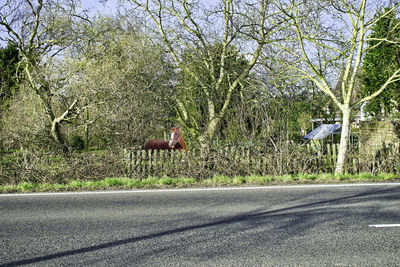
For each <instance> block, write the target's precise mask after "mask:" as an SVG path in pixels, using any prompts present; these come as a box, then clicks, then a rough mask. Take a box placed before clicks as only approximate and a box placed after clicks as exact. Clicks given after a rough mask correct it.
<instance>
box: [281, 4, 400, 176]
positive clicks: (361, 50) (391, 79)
mask: <svg viewBox="0 0 400 267" xmlns="http://www.w3.org/2000/svg"><path fill="white" fill-rule="evenodd" d="M367 2H368V1H367V0H361V1H360V0H357V1H355V0H354V1H347V0H341V1H332V2H331V1H323V2H319V1H315V2H314V1H294V0H292V1H290V2H288V1H277V8H278V9H279V10H281V11H282V13H283V14H284V16H285V18H286V21H287V27H286V31H287V36H286V38H285V42H281V43H279V44H278V45H279V47H280V48H281V50H282V52H283V53H286V55H287V57H290V58H293V59H296V60H297V64H291V65H288V64H286V67H287V68H288V69H291V70H293V71H295V73H296V77H297V78H298V79H307V80H311V81H312V82H313V83H315V84H316V85H317V86H318V88H319V89H320V90H322V91H323V92H324V93H325V94H327V95H328V96H329V97H330V98H331V99H332V101H333V103H334V104H335V105H336V106H337V107H338V108H339V110H340V111H341V113H342V132H341V139H340V146H339V153H338V159H337V163H336V169H335V173H336V174H341V173H343V172H344V170H345V162H346V159H347V151H348V144H349V139H350V125H351V114H352V111H353V110H354V109H355V108H357V107H360V105H361V104H362V103H364V102H367V101H370V100H372V99H374V98H375V97H377V96H378V95H380V94H381V93H382V92H383V91H384V90H385V89H387V87H388V86H389V85H390V84H392V83H395V82H397V81H399V80H400V68H399V67H397V68H395V69H393V70H392V71H391V72H390V73H387V75H386V76H385V77H384V82H383V83H382V84H381V86H380V87H379V88H376V90H375V91H374V92H371V93H370V94H368V95H366V96H364V97H363V98H361V99H356V98H355V84H356V80H357V76H358V74H359V70H360V67H361V62H362V59H363V56H364V55H365V53H366V52H367V51H368V50H369V49H371V47H366V43H367V42H368V41H372V40H376V41H379V42H382V43H384V42H387V41H388V40H390V39H386V38H375V37H371V36H369V33H370V32H371V30H372V27H373V26H374V25H376V24H377V23H378V22H379V21H380V20H381V19H383V18H385V17H387V16H389V15H390V14H391V12H392V11H395V12H397V11H398V9H399V6H400V3H399V4H395V5H394V6H393V7H392V8H390V9H388V10H387V11H386V12H384V13H382V14H380V15H379V16H376V17H373V18H369V17H368V16H369V13H370V12H369V11H370V10H371V9H372V10H374V9H375V7H374V6H372V4H371V5H368V8H367ZM371 2H372V1H371ZM368 3H369V2H368ZM375 4H376V2H375ZM375 10H376V9H375ZM346 27H347V28H346ZM282 64H285V62H282ZM335 68H336V69H339V70H343V78H342V82H341V94H340V97H337V96H336V95H335V93H334V90H333V88H334V87H333V85H334V84H335V83H334V82H332V81H333V80H335V77H332V76H330V75H324V73H329V72H326V70H327V69H328V70H329V69H330V70H331V71H333V70H334V69H335ZM337 73H338V72H337ZM336 75H337V76H336V80H338V77H339V75H338V74H336Z"/></svg>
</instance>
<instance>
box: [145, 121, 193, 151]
mask: <svg viewBox="0 0 400 267" xmlns="http://www.w3.org/2000/svg"><path fill="white" fill-rule="evenodd" d="M169 136H170V137H169V141H164V140H161V139H153V140H150V141H148V142H147V143H146V144H145V145H144V149H145V150H149V149H153V150H185V151H188V149H187V147H186V142H185V140H183V137H182V134H181V129H180V128H179V127H172V128H171V131H170V132H169Z"/></svg>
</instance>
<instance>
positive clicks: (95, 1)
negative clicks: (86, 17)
mask: <svg viewBox="0 0 400 267" xmlns="http://www.w3.org/2000/svg"><path fill="white" fill-rule="evenodd" d="M82 6H83V7H84V8H87V9H89V10H90V12H93V13H96V12H99V13H102V14H107V15H109V14H112V13H113V12H115V10H116V8H117V6H118V0H107V1H106V3H105V4H103V3H100V1H99V0H83V1H82Z"/></svg>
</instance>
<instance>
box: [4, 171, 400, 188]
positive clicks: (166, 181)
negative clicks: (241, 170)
mask: <svg viewBox="0 0 400 267" xmlns="http://www.w3.org/2000/svg"><path fill="white" fill-rule="evenodd" d="M365 181H370V182H373V181H380V182H384V181H396V182H400V177H399V176H397V175H395V174H390V173H382V174H377V175H372V174H370V173H361V174H359V175H349V174H347V175H340V176H334V175H332V174H321V175H316V174H304V175H303V174H300V175H282V176H257V175H250V176H234V177H233V178H231V177H228V176H224V175H215V176H214V177H211V178H208V179H203V180H197V179H195V178H190V177H181V178H171V177H167V176H164V177H161V178H157V177H148V178H146V179H142V180H140V179H134V178H125V177H124V178H105V179H101V180H98V181H93V180H89V181H82V180H70V181H68V182H66V183H37V182H21V183H19V184H15V185H3V186H0V193H11V192H21V193H24V192H58V191H82V190H85V191H89V190H119V189H141V188H149V189H150V188H180V187H204V186H243V185H247V186H254V185H280V184H303V183H339V182H365Z"/></svg>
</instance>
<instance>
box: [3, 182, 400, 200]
mask: <svg viewBox="0 0 400 267" xmlns="http://www.w3.org/2000/svg"><path fill="white" fill-rule="evenodd" d="M366 186H368V187H369V186H400V183H367V184H313V185H273V186H242V187H239V186H238V187H205V188H167V189H133V190H115V191H113V190H110V191H81V192H79V191H78V192H47V193H12V194H1V193H0V197H18V196H20V197H24V196H56V195H99V194H132V193H160V192H168V193H169V192H194V191H233V190H260V189H261V190H263V189H264V190H265V189H299V188H301V189H307V188H330V187H366Z"/></svg>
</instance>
